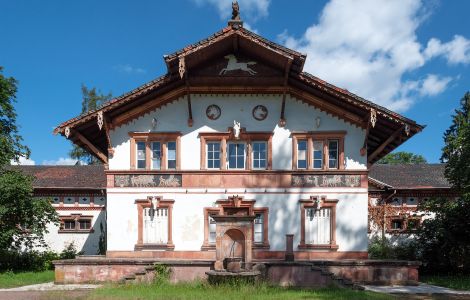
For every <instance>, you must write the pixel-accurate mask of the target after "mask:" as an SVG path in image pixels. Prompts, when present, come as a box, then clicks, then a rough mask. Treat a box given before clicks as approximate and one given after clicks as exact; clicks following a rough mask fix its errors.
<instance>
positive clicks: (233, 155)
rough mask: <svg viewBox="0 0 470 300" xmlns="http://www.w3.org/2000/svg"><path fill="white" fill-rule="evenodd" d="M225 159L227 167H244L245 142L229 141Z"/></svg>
mask: <svg viewBox="0 0 470 300" xmlns="http://www.w3.org/2000/svg"><path fill="white" fill-rule="evenodd" d="M227 160H228V168H229V169H245V144H244V143H229V144H228V151H227Z"/></svg>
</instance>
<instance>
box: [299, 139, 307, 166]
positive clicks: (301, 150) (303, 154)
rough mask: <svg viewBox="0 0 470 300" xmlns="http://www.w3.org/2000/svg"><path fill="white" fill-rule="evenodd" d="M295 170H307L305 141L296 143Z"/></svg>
mask: <svg viewBox="0 0 470 300" xmlns="http://www.w3.org/2000/svg"><path fill="white" fill-rule="evenodd" d="M297 168H299V169H306V168H307V140H299V141H298V142H297Z"/></svg>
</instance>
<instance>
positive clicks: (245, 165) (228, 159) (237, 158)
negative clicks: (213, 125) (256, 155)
mask: <svg viewBox="0 0 470 300" xmlns="http://www.w3.org/2000/svg"><path fill="white" fill-rule="evenodd" d="M231 145H236V146H235V151H236V153H235V156H234V157H235V167H234V168H231V167H230V157H229V155H230V152H229V148H230V146H231ZM237 145H243V155H240V153H239V152H238V146H237ZM247 148H248V147H247V143H246V142H245V141H229V142H228V143H227V151H226V153H227V158H226V164H227V166H226V168H227V170H246V167H247V160H248V155H247V152H248V151H247ZM239 158H240V160H241V161H242V162H243V167H241V168H239V167H238V163H239V162H240V160H239Z"/></svg>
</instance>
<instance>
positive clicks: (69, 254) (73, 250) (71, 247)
mask: <svg viewBox="0 0 470 300" xmlns="http://www.w3.org/2000/svg"><path fill="white" fill-rule="evenodd" d="M80 254H82V252H81V251H80V252H79V251H78V250H77V247H76V246H75V244H74V242H71V243H70V244H68V245H67V246H65V248H64V250H62V252H60V255H59V257H60V259H75V257H77V255H80Z"/></svg>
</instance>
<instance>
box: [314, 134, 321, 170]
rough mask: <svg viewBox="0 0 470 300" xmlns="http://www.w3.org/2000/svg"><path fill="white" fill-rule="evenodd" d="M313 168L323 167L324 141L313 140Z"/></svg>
mask: <svg viewBox="0 0 470 300" xmlns="http://www.w3.org/2000/svg"><path fill="white" fill-rule="evenodd" d="M313 168H314V169H323V142H321V141H314V142H313Z"/></svg>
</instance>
